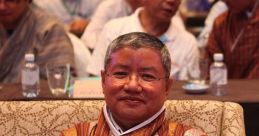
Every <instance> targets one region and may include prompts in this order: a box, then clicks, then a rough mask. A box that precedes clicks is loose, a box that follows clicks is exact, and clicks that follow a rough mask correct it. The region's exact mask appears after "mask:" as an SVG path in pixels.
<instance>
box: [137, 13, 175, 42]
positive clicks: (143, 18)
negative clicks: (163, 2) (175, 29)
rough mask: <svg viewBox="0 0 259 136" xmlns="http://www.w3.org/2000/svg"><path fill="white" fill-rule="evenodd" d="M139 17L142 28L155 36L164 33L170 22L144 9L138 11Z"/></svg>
mask: <svg viewBox="0 0 259 136" xmlns="http://www.w3.org/2000/svg"><path fill="white" fill-rule="evenodd" d="M139 19H140V22H141V25H142V27H143V28H144V30H145V31H146V32H147V33H149V34H151V35H153V36H156V37H159V36H161V35H162V34H164V33H165V32H166V31H167V29H168V28H169V26H170V23H171V20H169V21H161V20H160V19H158V18H156V17H154V16H152V15H151V14H149V12H148V11H147V10H145V9H143V10H142V11H140V15H139Z"/></svg>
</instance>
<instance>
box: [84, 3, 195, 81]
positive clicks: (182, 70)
mask: <svg viewBox="0 0 259 136" xmlns="http://www.w3.org/2000/svg"><path fill="white" fill-rule="evenodd" d="M179 4H180V0H145V3H144V7H143V8H138V9H137V10H136V11H135V13H134V14H132V15H131V16H128V17H123V18H119V19H114V20H112V21H110V22H108V23H107V24H106V25H105V26H104V29H103V31H102V33H101V35H100V38H99V39H98V42H97V46H96V48H95V50H94V52H93V56H92V59H91V61H90V64H89V66H88V68H87V69H88V72H89V73H90V74H93V75H99V74H100V70H101V69H102V68H103V60H104V56H105V51H106V49H107V47H108V44H109V43H110V42H111V41H112V40H113V39H115V38H116V37H118V36H120V35H122V34H126V33H129V32H146V33H149V34H151V35H153V36H156V37H159V38H160V40H161V41H163V42H164V43H165V44H166V46H167V47H168V48H169V51H170V53H171V57H172V59H171V60H172V65H173V66H172V67H173V68H172V71H171V74H172V76H173V78H175V79H177V80H185V79H187V78H188V77H187V75H188V73H190V74H194V73H196V72H197V71H198V59H199V52H198V46H197V42H196V40H195V38H194V36H193V35H191V34H190V33H188V32H187V31H186V30H184V29H181V28H179V27H177V26H176V25H174V23H172V21H171V18H172V16H174V14H175V13H176V11H177V10H178V7H179Z"/></svg>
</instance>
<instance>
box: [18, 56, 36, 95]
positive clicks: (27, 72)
mask: <svg viewBox="0 0 259 136" xmlns="http://www.w3.org/2000/svg"><path fill="white" fill-rule="evenodd" d="M22 90H23V92H22V94H23V96H25V97H28V98H32V97H37V96H38V94H39V92H40V78H39V66H38V65H37V64H36V63H35V56H34V54H31V53H28V54H25V64H24V67H23V69H22Z"/></svg>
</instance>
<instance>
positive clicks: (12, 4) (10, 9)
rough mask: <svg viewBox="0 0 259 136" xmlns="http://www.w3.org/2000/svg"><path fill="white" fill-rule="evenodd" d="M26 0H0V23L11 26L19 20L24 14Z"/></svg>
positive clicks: (26, 4) (26, 5)
mask: <svg viewBox="0 0 259 136" xmlns="http://www.w3.org/2000/svg"><path fill="white" fill-rule="evenodd" d="M28 3H29V1H28V0H0V23H2V24H3V25H4V26H12V25H15V24H17V23H18V22H19V20H20V19H21V18H22V16H23V15H24V13H25V11H26V9H27V7H28Z"/></svg>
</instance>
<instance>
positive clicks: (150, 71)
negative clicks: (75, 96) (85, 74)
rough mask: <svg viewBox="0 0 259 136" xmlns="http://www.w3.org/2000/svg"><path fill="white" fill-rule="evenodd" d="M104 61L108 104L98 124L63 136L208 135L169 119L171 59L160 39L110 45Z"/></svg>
mask: <svg viewBox="0 0 259 136" xmlns="http://www.w3.org/2000/svg"><path fill="white" fill-rule="evenodd" d="M104 61H105V62H104V63H105V68H104V70H103V71H101V76H102V87H103V93H104V96H105V102H106V105H105V106H104V107H103V110H102V113H101V115H100V116H99V120H98V122H91V123H80V124H77V125H75V126H74V127H72V128H70V129H68V130H65V131H64V132H62V135H63V136H76V135H77V136H86V135H90V136H121V135H128V136H153V135H159V136H206V134H204V133H203V132H200V131H198V130H196V129H193V128H191V127H189V126H186V125H183V124H180V123H176V122H169V121H168V120H167V119H166V117H165V107H164V102H165V100H166V98H167V95H168V91H169V90H170V88H171V86H172V79H170V78H169V76H170V70H171V60H170V54H169V52H168V50H167V47H166V46H165V45H164V44H163V43H162V42H161V41H159V40H158V39H157V38H156V37H153V36H150V35H148V34H146V33H140V32H135V33H129V34H126V35H122V36H120V37H118V38H117V39H115V40H114V41H112V43H111V44H110V45H109V48H108V50H107V52H106V57H105V60H104Z"/></svg>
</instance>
